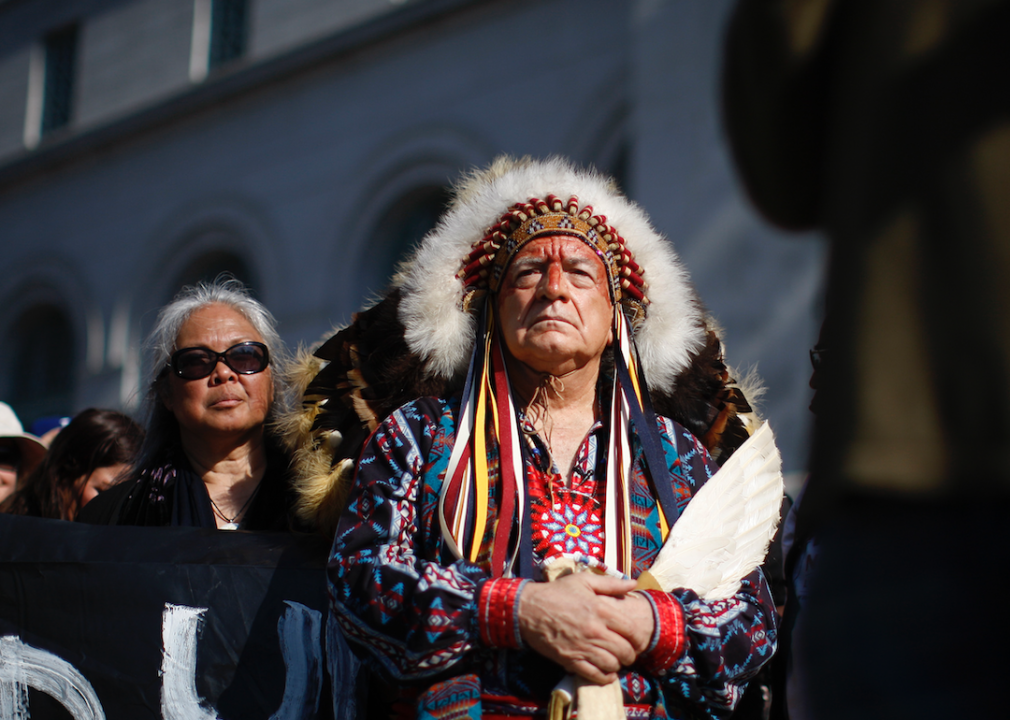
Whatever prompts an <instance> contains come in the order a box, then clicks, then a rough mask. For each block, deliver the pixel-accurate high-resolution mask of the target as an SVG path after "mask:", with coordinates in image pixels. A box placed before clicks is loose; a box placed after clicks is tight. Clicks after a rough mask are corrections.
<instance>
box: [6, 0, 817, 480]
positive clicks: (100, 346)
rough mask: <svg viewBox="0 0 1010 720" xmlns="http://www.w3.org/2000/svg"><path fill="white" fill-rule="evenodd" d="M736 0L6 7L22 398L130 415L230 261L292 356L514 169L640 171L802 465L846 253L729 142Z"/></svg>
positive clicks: (25, 411) (49, 409) (321, 0)
mask: <svg viewBox="0 0 1010 720" xmlns="http://www.w3.org/2000/svg"><path fill="white" fill-rule="evenodd" d="M729 6H730V2H729V0H400V1H397V0H0V268H3V271H4V280H5V282H4V283H3V286H2V288H0V342H2V345H0V347H2V348H3V352H0V399H4V400H7V401H9V402H10V403H11V404H12V405H13V406H14V407H15V408H16V409H17V410H18V412H19V413H20V414H21V415H22V417H23V418H25V419H26V420H28V421H30V420H32V419H33V418H35V417H38V416H41V415H47V414H54V413H59V414H63V413H71V412H75V411H77V410H80V409H82V408H84V407H87V406H92V405H97V406H107V407H124V408H127V409H133V408H135V407H136V403H137V399H138V397H139V396H140V395H141V394H142V390H140V388H139V386H140V384H141V382H142V380H141V378H142V377H143V375H144V368H143V367H142V359H141V353H140V347H141V343H142V339H143V337H144V335H145V333H146V332H147V331H148V330H149V328H150V326H151V324H152V321H153V318H154V314H155V312H156V310H157V308H158V307H159V306H161V305H162V304H163V303H165V302H166V301H167V300H169V299H170V298H171V297H172V295H173V294H174V293H175V292H176V290H177V289H178V288H179V287H180V286H181V285H183V284H186V283H190V282H192V281H194V280H196V279H199V278H201V277H208V276H213V275H215V274H217V273H218V272H220V271H223V270H229V271H231V272H233V273H235V274H236V275H238V276H239V277H241V278H243V279H244V280H246V281H247V282H248V283H249V284H250V285H251V286H252V287H253V288H254V290H255V292H256V294H257V295H258V297H260V299H262V300H263V301H264V302H265V303H266V304H267V306H268V307H270V308H271V310H272V311H273V312H274V314H275V315H276V316H277V318H278V320H279V321H280V327H281V331H282V335H283V336H284V338H285V339H286V340H287V341H288V342H289V343H291V344H292V345H295V344H298V343H308V342H312V341H315V340H317V339H318V338H320V337H321V336H322V335H323V334H324V333H325V332H327V331H328V330H329V329H330V328H331V327H332V326H333V325H334V324H337V323H340V322H343V321H346V320H347V319H348V318H349V316H350V314H351V313H352V312H353V311H354V310H356V309H357V308H358V307H360V306H361V304H362V303H363V302H364V301H365V300H366V299H367V297H369V294H370V293H375V292H376V291H378V290H379V289H381V288H382V286H383V284H384V282H385V279H386V278H387V277H388V275H389V273H390V271H391V269H392V267H393V265H394V262H395V259H396V258H397V256H398V255H399V254H400V253H401V252H402V251H403V250H404V249H405V248H406V247H408V246H409V245H410V243H412V242H413V241H414V240H416V239H417V238H419V237H420V236H421V235H422V234H423V233H424V232H425V231H426V230H427V228H428V227H430V225H431V224H432V222H433V220H434V218H435V217H436V216H437V214H438V212H439V211H440V209H441V207H442V205H443V203H444V201H445V197H446V187H447V184H448V183H449V182H450V181H451V179H452V178H454V177H455V176H456V175H458V173H459V172H460V171H461V170H463V169H466V168H469V167H472V166H474V165H483V164H486V163H487V162H488V161H490V159H491V158H493V157H494V156H495V155H497V154H499V153H502V152H507V153H511V154H515V155H525V154H529V155H533V156H540V157H542V156H547V155H551V154H561V155H565V156H569V157H571V158H573V159H574V160H576V161H578V162H580V163H592V164H595V165H596V166H598V167H600V168H602V169H605V170H608V171H610V172H612V173H614V174H615V175H617V177H618V178H619V179H620V181H621V183H622V184H623V186H624V188H625V190H626V191H627V192H628V193H629V195H630V196H631V197H632V198H634V199H635V200H637V201H638V202H640V203H641V204H642V205H643V206H644V207H645V208H646V210H647V211H648V212H649V213H650V214H651V216H652V218H653V221H654V222H655V224H656V225H657V226H658V227H659V229H660V230H661V231H663V232H664V233H666V234H667V235H668V236H669V237H670V238H671V239H672V240H673V242H674V243H675V246H676V247H677V249H678V251H679V253H680V254H681V256H682V257H683V258H684V260H685V262H686V264H687V266H688V267H689V268H690V270H691V272H692V274H693V277H694V279H695V282H696V284H697V286H698V289H699V291H700V293H701V295H702V297H703V298H704V299H705V300H706V302H707V303H708V306H709V309H710V310H711V311H712V313H713V314H714V315H715V316H716V317H717V319H718V320H719V322H720V323H721V325H722V326H723V328H724V329H725V334H726V340H727V344H728V351H729V357H730V360H731V362H732V363H734V364H735V365H737V366H743V367H747V366H753V365H756V366H757V368H758V370H759V371H760V373H761V374H762V375H763V377H764V378H765V381H766V384H767V385H768V394H767V396H766V399H765V402H764V404H763V405H762V409H763V411H764V413H765V414H766V415H767V416H768V417H769V418H771V420H772V422H773V425H774V426H775V427H776V429H777V432H778V433H779V435H780V438H781V440H782V446H783V453H784V456H785V461H786V466H787V469H788V470H799V469H800V468H801V467H802V465H803V463H804V459H805V453H804V441H805V436H806V433H807V425H808V414H807V410H806V405H807V402H808V399H809V398H808V395H809V391H808V389H807V387H806V383H807V378H808V376H809V363H808V360H807V348H808V347H809V346H810V345H811V344H812V342H813V340H814V338H815V337H816V316H817V311H818V306H817V303H818V298H819V292H820V286H821V270H822V268H821V266H822V263H823V248H822V246H821V243H820V242H819V241H818V240H817V239H812V238H804V239H796V238H792V237H786V236H783V235H779V234H777V233H775V232H774V231H771V230H769V229H767V228H766V227H764V226H763V225H762V223H761V221H760V220H759V219H758V218H757V217H756V216H755V214H754V213H753V211H752V210H751V209H750V208H749V207H748V206H747V204H746V201H745V199H744V198H743V197H742V196H741V193H740V191H739V188H738V185H737V183H736V181H735V179H734V176H733V172H732V169H731V167H730V164H729V161H728V158H727V154H726V150H725V146H724V142H723V139H722V134H721V126H720V121H719V110H718V85H717V79H718V68H719V44H720V39H721V33H722V27H723V23H724V21H725V17H726V14H727V12H728V10H729Z"/></svg>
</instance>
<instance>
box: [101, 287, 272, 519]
mask: <svg viewBox="0 0 1010 720" xmlns="http://www.w3.org/2000/svg"><path fill="white" fill-rule="evenodd" d="M147 349H148V353H149V362H150V364H149V367H150V368H151V374H152V377H151V381H150V385H149V390H148V394H147V406H148V413H149V415H148V422H147V437H146V439H145V441H144V445H143V448H142V450H141V454H140V458H139V459H138V461H137V464H136V466H135V467H134V468H133V470H132V471H131V472H130V474H129V475H128V477H127V479H126V480H125V481H124V482H123V483H121V484H119V485H116V486H114V487H113V488H112V489H110V490H109V491H107V492H106V493H103V494H102V495H101V496H100V497H99V499H98V500H96V501H95V502H93V503H92V504H90V505H89V506H88V507H87V509H86V511H85V512H84V513H83V514H82V515H81V519H82V520H83V521H85V522H96V523H108V524H118V525H148V526H156V525H173V526H190V527H205V528H218V529H222V530H237V529H243V530H288V529H291V524H290V522H289V513H288V509H289V507H290V505H291V502H290V495H289V488H288V465H289V458H288V456H287V454H286V453H285V452H284V451H283V450H282V449H281V448H280V446H279V444H278V442H277V441H276V437H275V435H274V432H273V430H272V427H271V424H270V423H271V420H272V417H273V415H274V412H275V410H276V406H277V404H278V402H279V400H280V399H281V398H282V396H283V392H282V387H281V382H282V381H281V374H280V372H279V367H278V365H279V363H280V362H281V361H283V359H284V357H285V350H284V346H283V343H282V341H281V339H280V336H279V335H278V334H277V330H276V327H275V321H274V319H273V316H272V315H271V314H270V312H269V311H268V310H267V309H266V308H265V307H264V306H263V305H262V304H261V303H260V302H258V301H257V300H255V299H254V298H252V296H251V295H250V294H249V292H248V291H247V289H246V288H245V287H244V286H243V285H242V284H241V283H240V282H239V281H237V280H235V279H229V278H218V279H217V280H215V281H214V282H211V283H201V284H199V285H196V286H194V287H187V288H184V289H183V290H182V291H181V292H180V293H179V294H178V295H177V296H176V297H175V299H174V300H172V302H171V303H169V304H168V305H166V306H165V307H164V308H162V309H161V311H160V313H159V314H158V319H157V322H156V324H155V327H154V329H153V330H152V332H151V335H150V338H149V340H148V343H147Z"/></svg>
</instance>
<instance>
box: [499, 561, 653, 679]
mask: <svg viewBox="0 0 1010 720" xmlns="http://www.w3.org/2000/svg"><path fill="white" fill-rule="evenodd" d="M634 589H635V582H634V581H633V580H618V579H617V578H611V577H604V576H601V575H595V574H593V573H588V572H587V573H576V574H574V575H567V576H565V577H562V578H559V579H558V580H555V581H554V582H550V583H539V582H538V583H528V584H527V585H526V587H524V588H523V592H522V594H521V595H520V596H519V607H518V609H517V614H518V618H519V632H520V634H521V636H522V639H523V642H524V643H526V645H527V646H528V647H530V648H532V649H533V650H535V651H537V652H538V653H540V654H541V655H543V656H544V657H546V658H547V659H548V660H552V661H553V662H556V663H557V664H559V665H561V666H562V667H563V668H565V670H567V671H568V672H572V673H577V674H578V675H581V676H582V677H584V678H586V679H587V680H589V681H590V682H594V683H598V684H600V685H603V684H606V683H609V682H613V681H614V680H616V679H617V672H618V670H620V669H621V667H623V666H627V665H631V664H632V663H633V662H634V661H635V658H636V657H637V656H638V654H639V653H640V652H642V651H643V650H644V649H645V648H646V647H647V646H648V643H649V640H650V639H651V638H652V630H653V617H652V608H651V606H650V605H649V602H648V601H647V600H646V599H645V598H643V597H641V596H639V595H629V594H628V593H629V592H631V591H632V590H634Z"/></svg>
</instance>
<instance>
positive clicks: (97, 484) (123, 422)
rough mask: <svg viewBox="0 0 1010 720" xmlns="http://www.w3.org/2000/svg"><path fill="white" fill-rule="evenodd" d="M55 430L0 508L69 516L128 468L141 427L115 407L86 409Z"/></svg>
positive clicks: (141, 435) (18, 512)
mask: <svg viewBox="0 0 1010 720" xmlns="http://www.w3.org/2000/svg"><path fill="white" fill-rule="evenodd" d="M60 428H61V429H60ZM57 429H59V432H58V433H57V434H56V435H55V436H54V438H53V441H52V444H51V445H50V447H49V451H48V452H47V453H46V456H45V458H44V459H43V461H42V462H41V464H39V466H38V467H36V468H35V471H34V472H33V473H32V474H31V475H29V476H28V478H27V479H26V480H25V481H24V482H23V483H22V485H21V487H20V488H19V489H18V490H17V492H15V493H14V494H13V495H11V496H10V497H8V498H7V500H5V501H4V502H3V503H2V504H0V512H7V513H12V514H16V515H31V516H34V517H46V518H55V519H57V520H73V519H74V518H75V517H76V516H77V513H78V512H79V511H80V509H81V508H83V507H84V506H85V505H87V504H88V502H90V501H91V500H92V499H94V498H95V497H96V496H97V495H98V494H99V493H101V492H103V491H104V490H107V489H108V488H109V487H111V486H112V484H113V483H114V482H115V480H116V479H117V478H118V477H119V476H120V475H122V474H123V473H125V472H126V471H127V470H128V469H129V468H130V466H131V465H132V463H133V462H134V460H136V456H137V453H138V452H139V451H140V446H141V443H142V442H143V440H144V429H143V427H141V425H140V424H139V423H137V422H136V421H135V420H133V419H132V418H131V417H129V416H128V415H124V414H123V413H121V412H117V411H115V410H99V409H95V408H89V409H87V410H84V411H82V412H80V413H78V414H77V415H76V416H75V417H74V418H73V419H72V420H71V422H70V423H69V424H67V425H66V426H58V428H57Z"/></svg>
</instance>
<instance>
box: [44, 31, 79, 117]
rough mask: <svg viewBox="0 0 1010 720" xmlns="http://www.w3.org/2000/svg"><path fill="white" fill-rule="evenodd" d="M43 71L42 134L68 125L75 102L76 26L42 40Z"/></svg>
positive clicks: (51, 34)
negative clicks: (43, 50)
mask: <svg viewBox="0 0 1010 720" xmlns="http://www.w3.org/2000/svg"><path fill="white" fill-rule="evenodd" d="M45 48H46V52H45V55H46V72H45V80H44V81H43V82H44V84H43V88H44V90H43V95H42V127H41V130H42V134H43V135H45V134H46V133H50V132H52V131H53V130H58V129H59V128H61V127H63V126H64V125H66V124H67V123H69V122H70V112H71V110H72V107H73V99H74V72H75V67H74V66H75V64H76V62H75V58H76V56H77V26H76V25H71V26H69V27H66V28H63V29H62V30H57V31H56V32H53V33H50V34H49V35H47V36H46V39H45Z"/></svg>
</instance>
